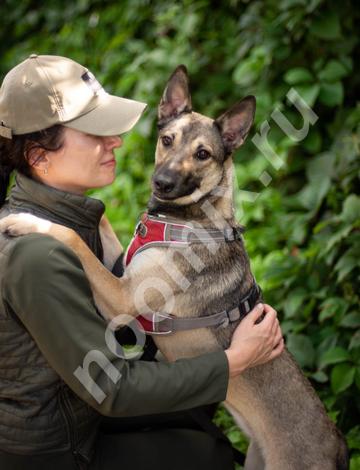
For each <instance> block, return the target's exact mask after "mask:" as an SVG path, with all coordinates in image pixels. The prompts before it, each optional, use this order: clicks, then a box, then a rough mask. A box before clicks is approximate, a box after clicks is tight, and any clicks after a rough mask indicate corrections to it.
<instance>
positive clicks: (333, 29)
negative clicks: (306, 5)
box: [310, 12, 341, 40]
mask: <svg viewBox="0 0 360 470" xmlns="http://www.w3.org/2000/svg"><path fill="white" fill-rule="evenodd" d="M310 32H311V33H312V34H313V35H314V36H317V37H318V38H321V39H330V40H331V39H338V38H339V37H340V35H341V29H340V21H339V17H338V16H337V15H336V13H335V12H327V13H325V14H324V15H321V16H318V18H317V19H316V20H315V21H313V23H312V25H311V28H310Z"/></svg>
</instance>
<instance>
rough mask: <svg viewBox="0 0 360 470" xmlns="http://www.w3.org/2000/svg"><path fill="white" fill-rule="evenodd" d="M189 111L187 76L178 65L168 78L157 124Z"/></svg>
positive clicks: (185, 71)
mask: <svg viewBox="0 0 360 470" xmlns="http://www.w3.org/2000/svg"><path fill="white" fill-rule="evenodd" d="M184 111H187V112H190V111H191V96H190V92H189V81H188V74H187V70H186V67H185V65H179V66H178V67H176V69H175V71H174V72H173V74H172V75H171V77H170V78H169V80H168V82H167V85H166V88H165V91H164V94H163V96H162V98H161V101H160V104H159V107H158V118H159V123H160V124H161V123H163V122H166V121H168V120H170V119H173V118H175V117H176V116H178V115H179V114H181V113H182V112H184Z"/></svg>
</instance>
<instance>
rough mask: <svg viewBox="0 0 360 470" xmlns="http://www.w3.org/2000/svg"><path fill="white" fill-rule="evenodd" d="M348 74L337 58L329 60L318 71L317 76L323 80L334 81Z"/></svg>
mask: <svg viewBox="0 0 360 470" xmlns="http://www.w3.org/2000/svg"><path fill="white" fill-rule="evenodd" d="M348 74H349V71H348V70H347V69H346V68H345V67H344V65H343V64H342V63H341V62H339V61H337V60H330V61H329V62H328V63H327V64H326V65H325V67H324V68H323V69H322V70H321V71H320V73H319V75H318V77H319V79H320V80H324V81H325V82H336V81H337V80H340V79H341V78H343V77H345V76H346V75H348Z"/></svg>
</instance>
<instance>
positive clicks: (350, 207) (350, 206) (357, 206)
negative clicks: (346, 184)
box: [341, 194, 360, 224]
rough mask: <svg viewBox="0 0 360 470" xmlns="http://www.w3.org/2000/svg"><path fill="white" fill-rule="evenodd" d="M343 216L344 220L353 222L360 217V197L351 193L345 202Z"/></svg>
mask: <svg viewBox="0 0 360 470" xmlns="http://www.w3.org/2000/svg"><path fill="white" fill-rule="evenodd" d="M341 218H342V220H343V221H344V222H348V223H350V224H351V223H353V222H355V221H356V220H357V219H360V197H359V196H357V195H356V194H350V195H349V196H348V197H347V198H346V199H345V201H344V203H343V209H342V212H341Z"/></svg>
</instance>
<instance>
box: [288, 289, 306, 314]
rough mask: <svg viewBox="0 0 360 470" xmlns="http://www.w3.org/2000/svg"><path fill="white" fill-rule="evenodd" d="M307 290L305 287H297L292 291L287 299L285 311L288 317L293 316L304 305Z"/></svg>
mask: <svg viewBox="0 0 360 470" xmlns="http://www.w3.org/2000/svg"><path fill="white" fill-rule="evenodd" d="M306 295H307V292H306V290H305V289H303V288H299V289H295V290H294V291H291V292H290V295H288V297H287V298H286V300H285V303H284V311H285V317H286V318H292V317H294V315H295V314H296V313H299V312H298V310H299V308H300V306H301V305H302V303H303V301H304V299H305V297H306Z"/></svg>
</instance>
